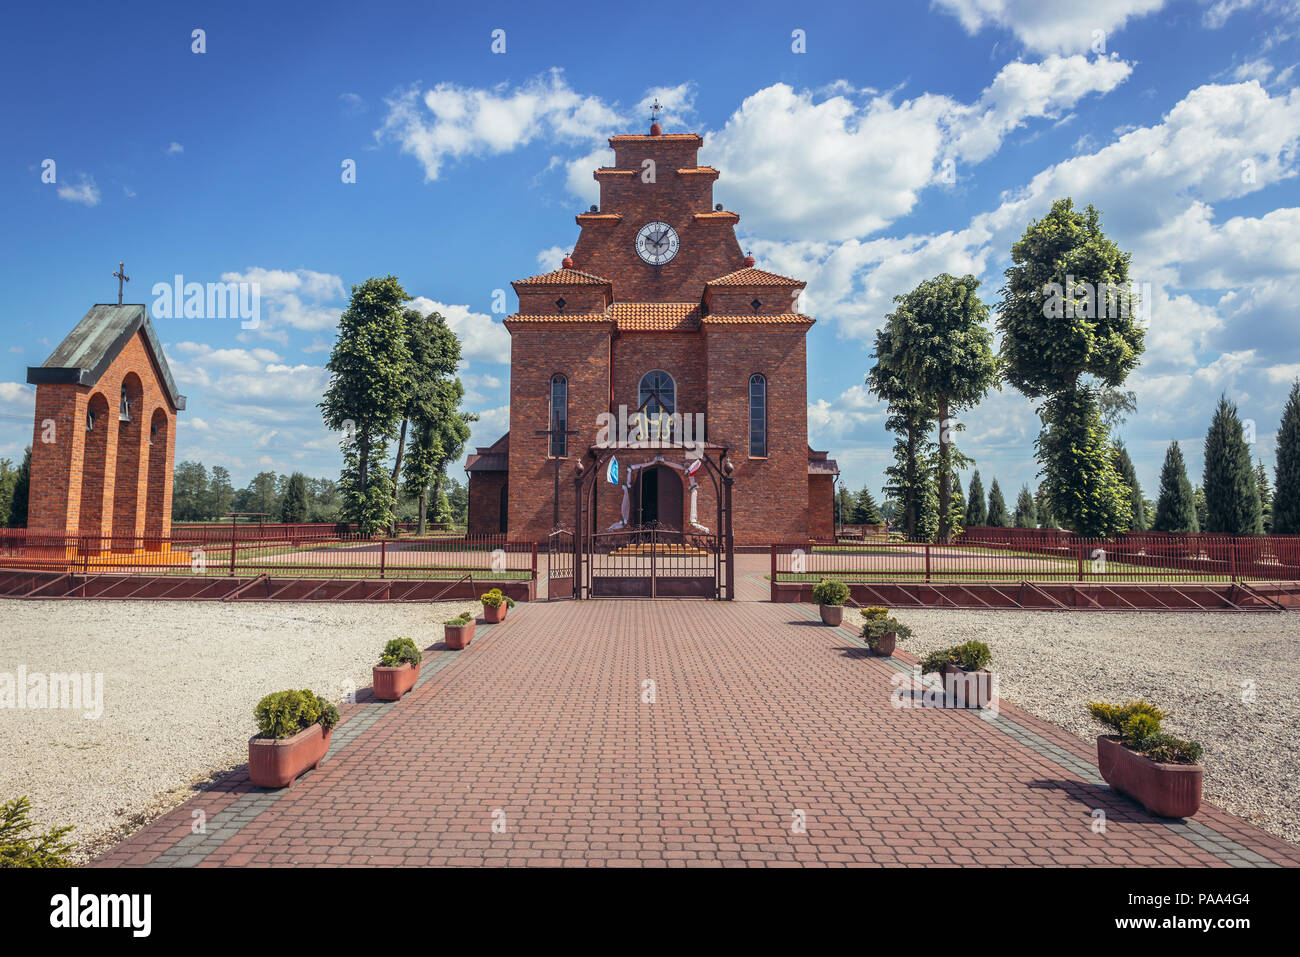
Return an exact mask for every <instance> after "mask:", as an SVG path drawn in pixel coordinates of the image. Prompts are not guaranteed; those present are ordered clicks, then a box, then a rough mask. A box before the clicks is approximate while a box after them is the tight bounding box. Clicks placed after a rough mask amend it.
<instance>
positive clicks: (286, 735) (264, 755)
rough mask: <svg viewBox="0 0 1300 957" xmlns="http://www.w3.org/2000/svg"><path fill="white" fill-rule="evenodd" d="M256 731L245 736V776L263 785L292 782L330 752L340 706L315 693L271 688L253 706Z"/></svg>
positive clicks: (317, 764) (282, 784)
mask: <svg viewBox="0 0 1300 957" xmlns="http://www.w3.org/2000/svg"><path fill="white" fill-rule="evenodd" d="M253 718H254V719H255V720H256V721H257V734H255V735H254V736H253V737H251V738H249V739H248V776H249V778H251V779H252V782H253V783H254V784H256V785H259V786H261V787H264V788H282V787H285V786H286V785H292V784H293V781H294V778H296V777H298V775H300V774H302V773H303V772H304V771H306V770H307V769H308V768H315V767H319V766H320V762H321V759H322V758H324V757H325V755H326V754H327V753H329V747H330V732H331V731H333V730H334V726H335V725H336V724H338V723H339V709H338V708H336V707H334V705H333V704H331V703H330V702H328V701H326V700H325V699H324V698H322V697H320V696H319V695H318V694H316V692H314V691H310V690H307V689H303V690H302V691H293V690H290V691H274V692H272V693H271V694H269V695H267V696H266V697H264V698H263V699H262V700H261V701H259V702H258V703H257V707H256V708H254V709H253Z"/></svg>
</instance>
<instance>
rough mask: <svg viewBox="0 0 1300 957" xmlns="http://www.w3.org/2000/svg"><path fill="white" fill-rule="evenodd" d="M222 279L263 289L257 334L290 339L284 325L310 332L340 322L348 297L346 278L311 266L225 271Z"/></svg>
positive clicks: (329, 327)
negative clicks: (344, 301) (309, 267)
mask: <svg viewBox="0 0 1300 957" xmlns="http://www.w3.org/2000/svg"><path fill="white" fill-rule="evenodd" d="M221 279H222V281H223V282H247V283H256V284H257V288H258V289H259V290H260V295H261V303H262V320H261V325H260V326H259V327H258V329H257V334H258V335H259V336H260V337H262V338H270V339H277V340H279V341H281V342H287V337H285V335H284V331H283V329H284V327H286V326H287V327H290V328H294V329H301V330H304V331H307V332H320V331H322V330H325V329H332V328H334V326H335V325H337V324H338V320H339V313H340V312H341V311H342V309H343V305H342V301H343V300H344V299H345V298H346V296H347V290H346V289H345V287H344V285H343V280H342V279H340V278H339V277H338V276H335V275H333V274H331V273H323V272H316V271H314V270H311V269H289V270H286V269H265V268H263V267H261V266H255V267H253V268H251V269H246V270H245V271H244V272H225V273H222V274H221Z"/></svg>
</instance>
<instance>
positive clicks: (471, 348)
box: [410, 296, 510, 362]
mask: <svg viewBox="0 0 1300 957" xmlns="http://www.w3.org/2000/svg"><path fill="white" fill-rule="evenodd" d="M410 305H411V307H412V308H414V309H418V310H420V312H422V313H424V314H425V315H428V314H429V313H430V312H439V313H441V314H442V317H443V318H444V319H446V320H447V325H448V326H450V327H451V331H452V332H454V333H456V335H458V336H459V337H460V353H461V356H462V358H465V359H471V360H475V359H476V360H478V361H480V362H509V361H510V334H509V333H508V332H506V327H505V326H503V325H502V324H501V323H499V322H496V321H494V320H493V318H492V317H491V316H489V315H487V314H486V313H482V312H474V311H472V310H471V309H470V308H469V306H458V305H448V304H447V303H442V302H436V301H434V300H433V299H429V298H427V297H425V296H416V297H415V299H413V300H411V303H410Z"/></svg>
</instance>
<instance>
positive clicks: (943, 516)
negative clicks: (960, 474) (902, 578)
mask: <svg viewBox="0 0 1300 957" xmlns="http://www.w3.org/2000/svg"><path fill="white" fill-rule="evenodd" d="M948 446H949V438H948V400H947V398H943V399H940V400H939V534H938V539H939V541H941V542H943V543H944V544H945V545H946V544H948V542H950V541H952V522H951V519H950V517H949V514H948V502H949V501H950V499H951V498H952V465H951V464H950V463H949V461H948Z"/></svg>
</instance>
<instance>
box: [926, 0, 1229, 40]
mask: <svg viewBox="0 0 1300 957" xmlns="http://www.w3.org/2000/svg"><path fill="white" fill-rule="evenodd" d="M933 2H934V5H935V6H936V7H938V8H939V9H940V10H946V11H947V12H948V13H951V14H952V15H953V16H955V17H956V18H957V19H958V20H959V21H960V22H961V25H962V26H963V27H964V28H965V29H966V32H967V33H969V34H971V35H972V36H973V35H975V34H976V33H979V32H980V31H981V30H983V29H985V28H986V27H998V28H1000V29H1003V30H1009V31H1010V32H1011V33H1013V34H1014V35H1015V37H1016V39H1018V40H1019V41H1020V42H1021V43H1023V44H1024V45H1025V46H1026V47H1028V48H1029V49H1031V50H1035V51H1038V52H1040V53H1052V52H1061V53H1081V52H1083V51H1086V50H1090V49H1092V48H1093V44H1094V41H1095V34H1094V31H1097V30H1100V31H1102V32H1103V34H1104V35H1105V36H1106V37H1109V36H1110V35H1111V34H1113V33H1116V32H1118V31H1120V30H1122V29H1123V28H1124V25H1125V24H1126V23H1128V22H1129V20H1132V19H1136V18H1139V17H1144V16H1146V15H1148V14H1151V13H1154V12H1156V11H1157V10H1159V9H1160V8H1161V7H1163V6H1164V5H1165V0H1090V2H1088V3H1078V2H1077V0H933ZM1226 2H1227V3H1233V2H1237V0H1226ZM1107 42H1108V43H1109V40H1108V41H1107Z"/></svg>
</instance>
